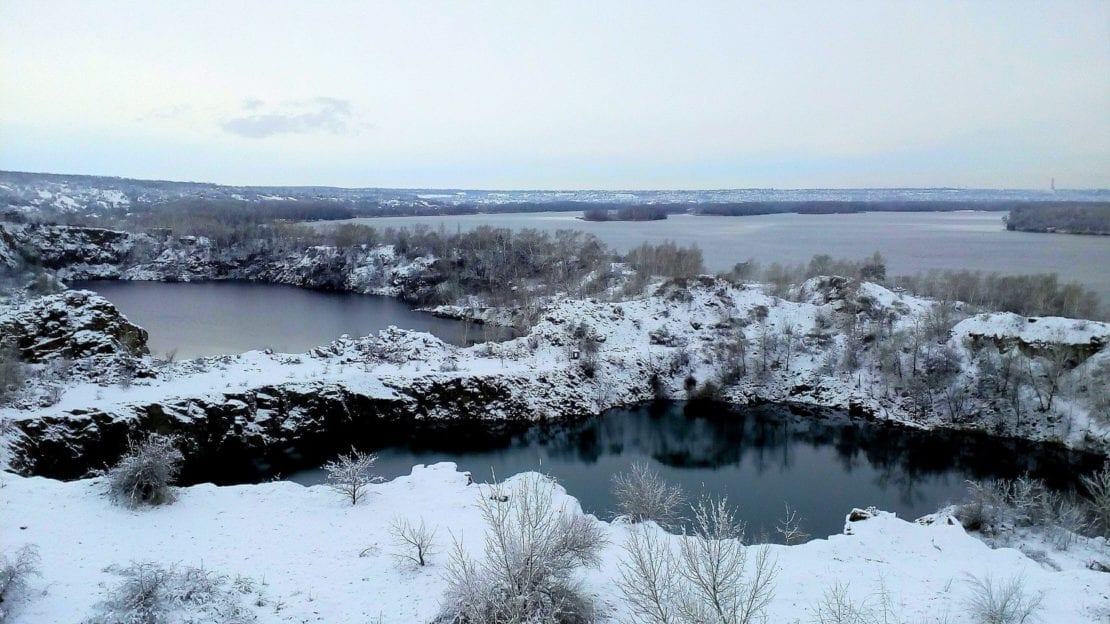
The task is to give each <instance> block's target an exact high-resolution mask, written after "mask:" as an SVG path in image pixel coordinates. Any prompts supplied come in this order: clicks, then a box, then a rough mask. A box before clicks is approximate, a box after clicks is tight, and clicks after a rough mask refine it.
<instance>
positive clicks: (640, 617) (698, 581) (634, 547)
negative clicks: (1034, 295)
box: [617, 498, 778, 624]
mask: <svg viewBox="0 0 1110 624" xmlns="http://www.w3.org/2000/svg"><path fill="white" fill-rule="evenodd" d="M693 520H694V528H693V533H692V534H689V535H683V536H682V537H681V538H674V539H678V540H679V548H678V552H677V553H675V552H674V549H672V548H671V547H670V546H669V544H668V542H669V541H670V540H671V538H670V537H669V536H666V535H661V534H659V532H657V531H652V530H650V529H637V530H635V531H633V532H632V533H631V534H630V535H629V539H628V541H626V542H625V546H624V548H625V554H626V556H625V558H624V559H623V560H622V561H621V563H620V566H619V570H620V578H619V579H618V581H617V585H618V587H619V588H620V590H621V592H622V594H623V595H624V598H625V600H626V601H627V603H628V605H629V607H630V608H631V609H632V612H633V613H634V614H635V616H636V621H643V622H650V623H651V624H695V623H696V624H703V623H704V624H710V623H712V624H749V623H753V622H760V621H762V620H763V619H764V618H765V616H766V610H767V605H768V604H769V603H770V602H771V599H772V597H773V596H774V581H775V576H776V574H777V572H778V566H777V565H776V564H775V562H774V561H773V560H772V559H771V556H770V551H769V550H768V549H767V547H766V546H745V545H744V525H743V523H741V522H738V521H737V520H736V516H735V514H734V512H733V511H732V509H731V508H730V507H729V506H728V503H727V501H726V500H725V499H720V500H712V499H709V498H704V499H702V500H701V501H700V502H698V504H696V505H695V506H694V518H693ZM753 552H754V556H753V557H749V555H751V554H753Z"/></svg>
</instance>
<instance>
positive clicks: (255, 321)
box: [71, 280, 508, 358]
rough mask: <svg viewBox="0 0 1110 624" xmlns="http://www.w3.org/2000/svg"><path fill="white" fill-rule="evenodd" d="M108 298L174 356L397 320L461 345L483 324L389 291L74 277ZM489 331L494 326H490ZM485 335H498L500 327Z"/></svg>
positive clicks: (323, 338) (332, 335)
mask: <svg viewBox="0 0 1110 624" xmlns="http://www.w3.org/2000/svg"><path fill="white" fill-rule="evenodd" d="M71 287H72V288H75V289H86V290H92V291H94V292H96V293H98V294H100V295H101V296H103V297H104V298H106V299H108V300H109V301H111V302H112V303H113V304H114V305H115V306H116V307H117V308H119V310H120V311H121V312H123V314H124V315H125V316H126V317H127V318H128V319H130V320H131V322H133V323H135V324H137V325H139V326H140V327H142V328H143V329H145V330H147V332H149V334H150V340H149V343H148V344H149V347H150V352H151V353H152V354H154V355H158V356H161V355H164V354H165V353H167V352H169V351H172V350H176V352H177V357H178V358H194V357H202V356H208V355H227V354H234V353H243V352H244V351H250V350H253V349H273V350H274V351H279V352H287V353H302V352H304V351H307V350H309V349H311V348H313V347H317V346H320V345H324V344H328V343H329V342H331V341H333V340H335V339H336V338H339V337H340V336H341V335H342V334H348V335H350V336H352V337H356V336H366V335H369V334H375V333H377V332H378V330H381V329H385V328H386V327H388V326H390V325H395V326H397V327H400V328H402V329H412V330H416V331H425V332H429V333H432V334H434V335H436V336H438V337H439V338H440V339H442V340H444V341H445V342H449V343H452V344H457V345H464V344H467V343H473V342H475V341H480V340H482V339H483V337H484V336H485V335H487V334H486V332H485V331H483V327H482V326H481V325H473V324H471V325H470V326H469V327H467V324H466V323H463V322H462V321H457V320H452V319H444V318H439V317H436V316H433V315H431V314H428V313H426V312H418V311H416V310H414V309H413V308H412V307H411V306H409V305H408V304H406V303H404V302H402V301H399V300H397V299H393V298H391V297H381V296H375V295H359V294H355V293H339V292H322V291H316V290H308V289H305V288H297V287H295V286H284V285H280V284H259V283H252V282H241V281H221V282H187V283H186V282H132V281H111V280H98V281H86V282H73V283H72V284H71ZM490 329H495V328H490ZM489 335H491V336H492V337H493V338H495V339H504V338H507V337H508V336H507V335H506V331H505V330H503V329H501V328H496V331H493V332H492V334H489Z"/></svg>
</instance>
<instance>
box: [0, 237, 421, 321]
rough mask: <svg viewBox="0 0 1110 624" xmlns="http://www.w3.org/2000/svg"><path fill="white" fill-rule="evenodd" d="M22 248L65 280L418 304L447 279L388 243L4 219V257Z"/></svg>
mask: <svg viewBox="0 0 1110 624" xmlns="http://www.w3.org/2000/svg"><path fill="white" fill-rule="evenodd" d="M20 253H23V254H25V255H27V256H28V260H30V261H31V262H34V263H37V264H39V265H41V266H43V267H45V268H47V269H50V270H52V271H53V272H55V273H56V274H57V276H58V277H59V278H61V279H63V280H85V279H124V280H149V281H161V282H192V281H204V280H248V281H258V282H267V283H274V284H288V285H292V286H300V287H304V288H315V289H320V290H340V291H350V292H357V293H363V294H375V295H388V296H393V297H400V298H402V299H405V300H407V301H414V302H420V301H424V300H426V299H427V298H428V297H429V295H430V294H431V292H432V291H433V290H434V289H435V286H436V285H437V284H438V283H439V282H440V281H441V278H439V277H438V276H437V275H436V274H435V273H434V271H432V269H431V267H432V264H433V261H434V260H433V259H432V258H427V257H421V258H416V259H409V258H405V257H401V256H398V255H397V254H395V253H394V251H393V249H392V248H390V247H388V246H383V247H356V248H345V249H337V248H335V247H308V248H301V247H297V246H295V245H294V246H286V245H285V244H284V243H282V242H274V241H252V242H245V243H242V244H239V245H235V246H231V247H219V246H217V245H215V244H214V243H213V242H212V241H210V240H208V239H205V238H198V237H193V236H170V235H163V236H150V235H147V234H132V233H128V232H119V231H115V230H105V229H99V228H80V227H68V226H44V225H33V224H28V225H14V224H0V262H6V260H5V258H7V257H8V256H11V257H12V258H18V257H19V254H20ZM12 262H13V263H14V260H13V261H12ZM13 266H14V264H13Z"/></svg>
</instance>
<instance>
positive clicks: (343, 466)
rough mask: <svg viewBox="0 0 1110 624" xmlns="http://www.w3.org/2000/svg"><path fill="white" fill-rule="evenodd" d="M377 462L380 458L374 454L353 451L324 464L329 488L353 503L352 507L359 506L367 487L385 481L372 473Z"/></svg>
mask: <svg viewBox="0 0 1110 624" xmlns="http://www.w3.org/2000/svg"><path fill="white" fill-rule="evenodd" d="M377 461H378V456H377V455H376V454H374V453H363V452H362V451H358V450H355V449H351V452H350V453H348V454H347V455H340V456H339V457H337V458H335V459H333V460H332V461H329V462H328V463H326V464H324V472H326V473H327V474H328V487H330V488H331V489H332V490H335V491H336V492H338V493H339V494H341V495H342V496H343V498H345V499H347V500H349V501H351V504H352V505H357V504H358V501H359V500H361V499H362V495H363V494H365V493H366V486H368V485H370V484H371V483H377V482H379V481H383V479H382V478H381V477H379V476H376V475H374V474H371V472H370V469H371V468H373V467H374V464H375V463H377Z"/></svg>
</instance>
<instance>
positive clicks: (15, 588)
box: [0, 544, 39, 622]
mask: <svg viewBox="0 0 1110 624" xmlns="http://www.w3.org/2000/svg"><path fill="white" fill-rule="evenodd" d="M38 573H39V551H38V548H36V547H35V546H34V545H32V544H28V545H26V546H23V547H22V548H20V549H19V550H17V551H15V556H14V557H12V558H11V559H8V557H7V556H6V555H4V554H2V553H0V622H3V621H5V620H7V619H8V615H10V614H11V605H13V604H17V603H19V602H20V601H21V600H23V599H24V597H25V594H26V593H27V581H28V579H29V578H30V577H32V576H37V575H38Z"/></svg>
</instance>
